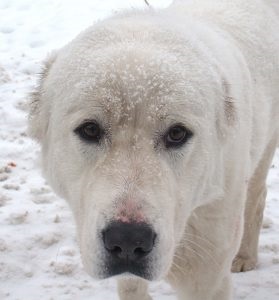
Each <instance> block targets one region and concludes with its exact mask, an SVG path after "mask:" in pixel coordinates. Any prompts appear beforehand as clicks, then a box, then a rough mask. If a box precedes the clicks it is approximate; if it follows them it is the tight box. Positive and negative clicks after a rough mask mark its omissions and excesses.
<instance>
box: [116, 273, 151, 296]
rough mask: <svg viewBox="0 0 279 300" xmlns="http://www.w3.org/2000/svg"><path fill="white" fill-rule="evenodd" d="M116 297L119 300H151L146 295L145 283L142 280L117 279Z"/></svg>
mask: <svg viewBox="0 0 279 300" xmlns="http://www.w3.org/2000/svg"><path fill="white" fill-rule="evenodd" d="M118 295H119V298H120V300H152V298H151V297H150V296H149V294H148V284H147V281H145V280H143V279H139V278H138V279H136V278H133V279H119V280H118Z"/></svg>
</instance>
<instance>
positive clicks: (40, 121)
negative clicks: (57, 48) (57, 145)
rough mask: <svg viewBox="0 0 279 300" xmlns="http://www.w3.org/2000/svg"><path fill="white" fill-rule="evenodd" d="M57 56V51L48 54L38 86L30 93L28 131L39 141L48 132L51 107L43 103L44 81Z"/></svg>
mask: <svg viewBox="0 0 279 300" xmlns="http://www.w3.org/2000/svg"><path fill="white" fill-rule="evenodd" d="M56 56H57V52H52V53H51V54H49V55H48V56H47V58H46V59H45V61H44V63H43V69H42V72H41V74H40V78H39V81H38V84H37V87H36V88H35V90H34V91H33V92H32V93H31V94H30V103H29V124H28V131H29V135H30V136H31V137H32V138H34V139H36V140H37V141H39V142H41V141H42V138H43V136H44V135H45V134H46V132H47V128H48V122H49V113H50V112H49V109H47V107H48V104H47V103H43V99H42V98H43V94H44V81H45V80H46V78H47V76H48V74H49V71H50V69H51V66H52V64H53V63H54V61H55V59H56Z"/></svg>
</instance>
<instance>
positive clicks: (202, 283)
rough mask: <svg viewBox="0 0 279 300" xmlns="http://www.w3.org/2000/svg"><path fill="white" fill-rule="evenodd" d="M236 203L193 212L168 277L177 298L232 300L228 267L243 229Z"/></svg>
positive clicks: (221, 204)
mask: <svg viewBox="0 0 279 300" xmlns="http://www.w3.org/2000/svg"><path fill="white" fill-rule="evenodd" d="M244 196H245V192H243V193H242V194H241V195H240V197H241V198H242V199H243V197H244ZM240 197H239V198H240ZM229 200H230V199H229ZM229 203H234V204H236V203H237V201H234V202H233V201H229ZM239 203H241V201H239V202H238V205H234V206H230V207H229V205H228V202H227V201H226V199H224V200H220V201H216V202H215V203H212V204H209V205H207V206H204V207H200V208H198V209H196V210H195V212H194V214H193V216H192V217H191V218H190V219H189V222H188V226H187V227H186V230H185V233H184V237H183V238H182V240H181V241H180V244H179V245H178V247H177V249H176V253H175V255H174V259H173V265H172V268H171V270H170V272H169V274H168V281H169V282H170V283H171V285H172V286H173V287H174V289H175V290H176V291H177V294H178V299H180V300H231V299H232V288H231V272H230V268H231V263H232V260H233V258H234V255H235V253H236V252H237V250H238V247H239V244H240V240H241V235H242V227H243V217H242V215H243V212H242V210H243V206H242V205H240V204H239Z"/></svg>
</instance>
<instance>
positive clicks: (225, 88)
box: [217, 79, 237, 141]
mask: <svg viewBox="0 0 279 300" xmlns="http://www.w3.org/2000/svg"><path fill="white" fill-rule="evenodd" d="M222 98H223V105H222V109H221V111H220V113H219V117H218V118H217V129H218V134H219V138H220V140H222V141H225V140H226V139H227V138H228V137H229V136H230V135H231V132H232V131H233V130H235V127H236V125H237V108H236V103H235V98H234V96H233V91H232V89H231V86H230V84H229V82H228V81H227V80H226V79H222Z"/></svg>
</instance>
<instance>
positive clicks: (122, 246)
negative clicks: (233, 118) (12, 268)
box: [30, 37, 225, 280]
mask: <svg viewBox="0 0 279 300" xmlns="http://www.w3.org/2000/svg"><path fill="white" fill-rule="evenodd" d="M90 42H91V41H90V39H88V40H85V38H81V37H80V38H79V39H78V40H77V41H74V42H72V44H70V45H69V46H67V47H66V48H64V49H62V50H61V51H60V52H59V53H58V54H57V55H55V56H54V57H52V58H51V59H49V61H48V63H47V65H46V70H45V73H44V76H43V80H42V82H41V86H40V87H39V89H38V90H37V92H35V94H34V103H33V107H32V110H31V118H30V127H31V132H32V134H33V136H35V137H36V138H37V139H38V140H39V141H40V143H41V144H42V153H43V155H42V156H43V165H44V172H45V175H46V177H47V178H48V180H49V182H50V184H51V185H52V186H53V188H54V189H55V191H56V192H57V193H58V194H59V195H61V196H62V197H64V198H66V199H67V201H68V202H69V204H70V206H71V208H72V210H73V212H74V216H75V219H76V223H77V228H78V238H79V244H80V249H81V255H82V259H83V263H84V266H85V269H86V270H87V272H88V273H89V274H91V275H92V276H94V277H97V278H106V277H110V276H113V275H118V274H122V273H125V274H134V275H137V276H141V277H143V278H146V279H148V280H155V279H158V278H161V277H163V276H164V275H166V273H167V272H168V270H169V268H170V266H171V263H172V259H173V256H174V253H175V249H176V247H177V246H178V245H179V243H180V242H181V240H182V238H183V232H184V230H185V226H186V223H187V220H188V218H189V216H190V215H191V213H192V212H193V210H194V209H195V208H196V207H197V206H200V205H202V204H204V203H205V201H210V200H211V199H216V197H218V196H219V189H218V183H220V182H221V178H222V174H220V172H219V171H218V167H216V166H218V164H220V163H221V161H220V157H221V156H220V155H219V154H220V152H221V151H222V149H221V148H222V147H221V146H220V145H221V142H220V141H221V140H222V137H221V136H222V130H223V129H224V128H225V125H222V124H221V125H220V122H222V120H221V119H222V118H224V119H225V112H224V111H222V109H223V103H224V99H223V97H224V93H223V92H224V87H223V86H222V82H221V81H220V82H219V83H216V82H214V80H215V79H214V80H213V79H211V78H210V76H209V74H208V73H209V72H208V70H207V66H206V65H205V66H204V67H203V65H202V64H200V66H199V68H198V70H197V67H196V60H197V54H196V53H191V52H190V51H189V53H188V54H189V55H188V54H187V55H188V57H187V59H188V64H187V65H186V66H185V67H182V66H181V63H182V61H181V60H179V59H177V58H176V55H174V54H172V52H171V51H165V50H154V49H153V46H150V47H148V46H146V45H142V46H140V44H137V43H136V45H135V43H134V44H133V43H132V44H131V45H130V44H119V45H112V46H108V47H104V48H102V47H101V48H99V49H93V50H92V49H90ZM187 55H186V56H187ZM182 60H183V59H182ZM218 101H219V102H220V103H222V104H220V105H219V106H216V103H218ZM221 111H222V112H221ZM223 115H224V116H223ZM218 122H219V123H218ZM224 122H225V121H224ZM222 126H223V127H222Z"/></svg>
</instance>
